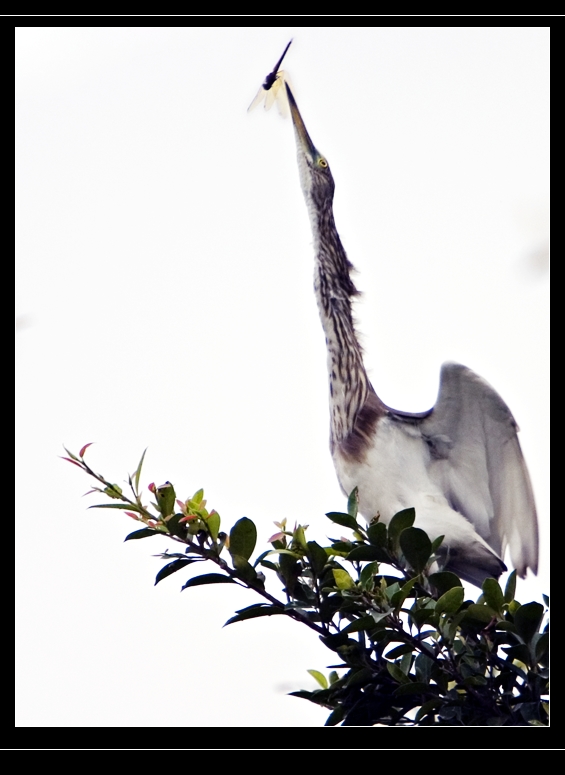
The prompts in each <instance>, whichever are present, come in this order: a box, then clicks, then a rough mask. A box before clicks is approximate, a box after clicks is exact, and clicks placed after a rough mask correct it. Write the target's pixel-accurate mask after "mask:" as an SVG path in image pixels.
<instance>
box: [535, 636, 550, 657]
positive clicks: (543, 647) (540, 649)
mask: <svg viewBox="0 0 565 775" xmlns="http://www.w3.org/2000/svg"><path fill="white" fill-rule="evenodd" d="M535 643H536V661H538V662H540V661H541V659H542V658H543V657H544V656H545V654H546V652H547V650H548V648H549V633H547V632H544V633H542V634H541V635H540V636H539V638H538V639H537V640H536V642H535Z"/></svg>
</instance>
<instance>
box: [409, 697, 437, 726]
mask: <svg viewBox="0 0 565 775" xmlns="http://www.w3.org/2000/svg"><path fill="white" fill-rule="evenodd" d="M442 703H443V700H441V699H439V698H438V699H435V700H428V701H427V702H425V703H424V704H423V705H422V707H421V708H420V710H419V711H418V712H417V713H416V718H415V721H420V720H421V719H423V718H424V716H427V715H428V714H429V713H430V711H433V710H434V708H437V707H438V705H441V704H442Z"/></svg>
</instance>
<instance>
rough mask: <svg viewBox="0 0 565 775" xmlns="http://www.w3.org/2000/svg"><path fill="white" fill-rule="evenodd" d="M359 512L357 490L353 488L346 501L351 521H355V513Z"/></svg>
mask: <svg viewBox="0 0 565 775" xmlns="http://www.w3.org/2000/svg"><path fill="white" fill-rule="evenodd" d="M358 510H359V488H358V487H355V488H354V489H353V490H352V492H351V494H350V496H349V498H348V499H347V513H348V514H350V515H351V516H352V517H353V519H357V511H358Z"/></svg>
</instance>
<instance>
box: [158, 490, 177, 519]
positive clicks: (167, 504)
mask: <svg viewBox="0 0 565 775" xmlns="http://www.w3.org/2000/svg"><path fill="white" fill-rule="evenodd" d="M155 497H156V498H157V506H158V508H159V511H160V512H161V516H162V517H163V518H166V517H168V516H170V515H171V514H172V513H173V511H174V510H175V498H176V495H175V488H174V487H173V485H172V484H171V483H170V482H165V484H162V485H161V486H160V487H156V488H155Z"/></svg>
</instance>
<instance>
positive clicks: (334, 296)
mask: <svg viewBox="0 0 565 775" xmlns="http://www.w3.org/2000/svg"><path fill="white" fill-rule="evenodd" d="M286 91H287V94H288V99H289V103H290V109H291V115H292V119H293V123H294V128H295V134H296V140H297V148H298V162H299V171H300V177H301V183H302V189H303V191H304V195H305V199H306V204H307V207H308V212H309V215H310V221H311V225H312V233H313V237H314V252H315V270H314V289H315V293H316V299H317V302H318V308H319V311H320V317H321V321H322V326H323V329H324V332H325V336H326V346H327V353H328V375H329V389H330V449H331V453H332V457H333V461H334V465H335V469H336V472H337V476H338V479H339V483H340V485H341V487H342V489H343V491H344V492H345V493H346V494H349V493H350V492H351V491H352V490H353V489H354V488H355V487H358V490H359V507H360V511H361V513H362V515H363V516H364V517H365V518H366V519H367V520H371V519H373V518H374V517H376V516H378V517H379V519H381V520H382V521H384V522H385V523H388V522H389V521H390V519H391V518H392V517H393V516H394V514H395V513H397V512H398V511H400V510H401V509H404V508H409V507H414V508H415V511H416V522H415V524H416V526H419V527H421V528H422V529H423V530H425V531H426V532H427V533H428V535H429V536H430V538H431V539H432V540H433V539H434V538H436V537H438V536H440V535H444V536H445V539H444V542H443V545H442V546H443V549H444V550H445V552H446V557H445V562H446V565H445V566H446V568H448V569H450V570H453V571H454V572H455V573H457V574H458V575H459V576H460V577H461V578H463V579H466V580H467V581H470V582H472V583H474V584H477V585H480V584H481V583H482V581H483V580H484V579H485V578H486V577H488V576H494V577H496V578H498V576H500V574H501V573H502V572H503V571H504V570H506V566H505V565H504V562H503V559H502V558H503V555H504V551H505V549H506V547H507V546H508V547H509V550H510V557H511V560H512V563H513V565H514V567H515V568H516V570H517V571H518V573H519V574H520V575H521V576H524V575H525V574H526V571H527V569H528V568H531V569H532V570H533V571H534V572H537V557H538V535H537V517H536V511H535V504H534V499H533V494H532V488H531V484H530V480H529V476H528V472H527V469H526V465H525V462H524V459H523V456H522V452H521V449H520V444H519V442H518V437H517V430H518V428H517V425H516V422H515V421H514V418H513V417H512V414H511V413H510V410H509V409H508V407H507V406H506V404H505V403H504V401H503V400H502V398H501V397H500V396H499V395H498V394H497V393H496V392H495V391H494V389H493V388H492V387H491V386H490V385H489V384H488V383H487V382H485V381H484V380H483V379H481V377H479V376H477V375H476V374H475V373H474V372H472V371H471V370H470V369H468V368H466V367H465V366H461V365H458V364H454V363H448V364H444V366H443V367H442V370H441V376H440V389H439V394H438V399H437V402H436V404H435V406H434V407H433V408H432V409H430V410H429V411H427V412H422V413H418V414H411V413H408V412H401V411H397V410H394V409H391V408H390V407H388V406H386V405H385V404H384V403H383V402H382V401H381V400H380V399H379V398H378V396H377V394H376V392H375V390H374V388H373V386H372V385H371V382H370V380H369V378H368V376H367V372H366V370H365V367H364V365H363V357H362V351H361V347H360V345H359V342H358V338H357V334H356V331H355V326H354V323H353V318H352V313H351V303H352V299H353V298H354V297H355V295H356V294H357V291H356V289H355V286H354V284H353V282H352V280H351V277H350V270H351V268H352V267H351V264H350V263H349V261H348V259H347V256H346V254H345V251H344V249H343V246H342V244H341V240H340V238H339V235H338V233H337V230H336V227H335V223H334V218H333V209H332V208H333V194H334V187H335V186H334V181H333V177H332V175H331V172H330V169H329V166H328V163H327V161H326V159H325V158H324V157H322V156H321V155H320V154H319V152H318V151H317V150H316V148H315V146H314V145H313V143H312V141H311V139H310V137H309V135H308V132H307V131H306V127H305V126H304V123H303V121H302V117H301V116H300V113H299V111H298V107H297V105H296V101H295V100H294V97H293V95H292V92H291V90H290V88H289V87H288V85H287V86H286Z"/></svg>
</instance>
